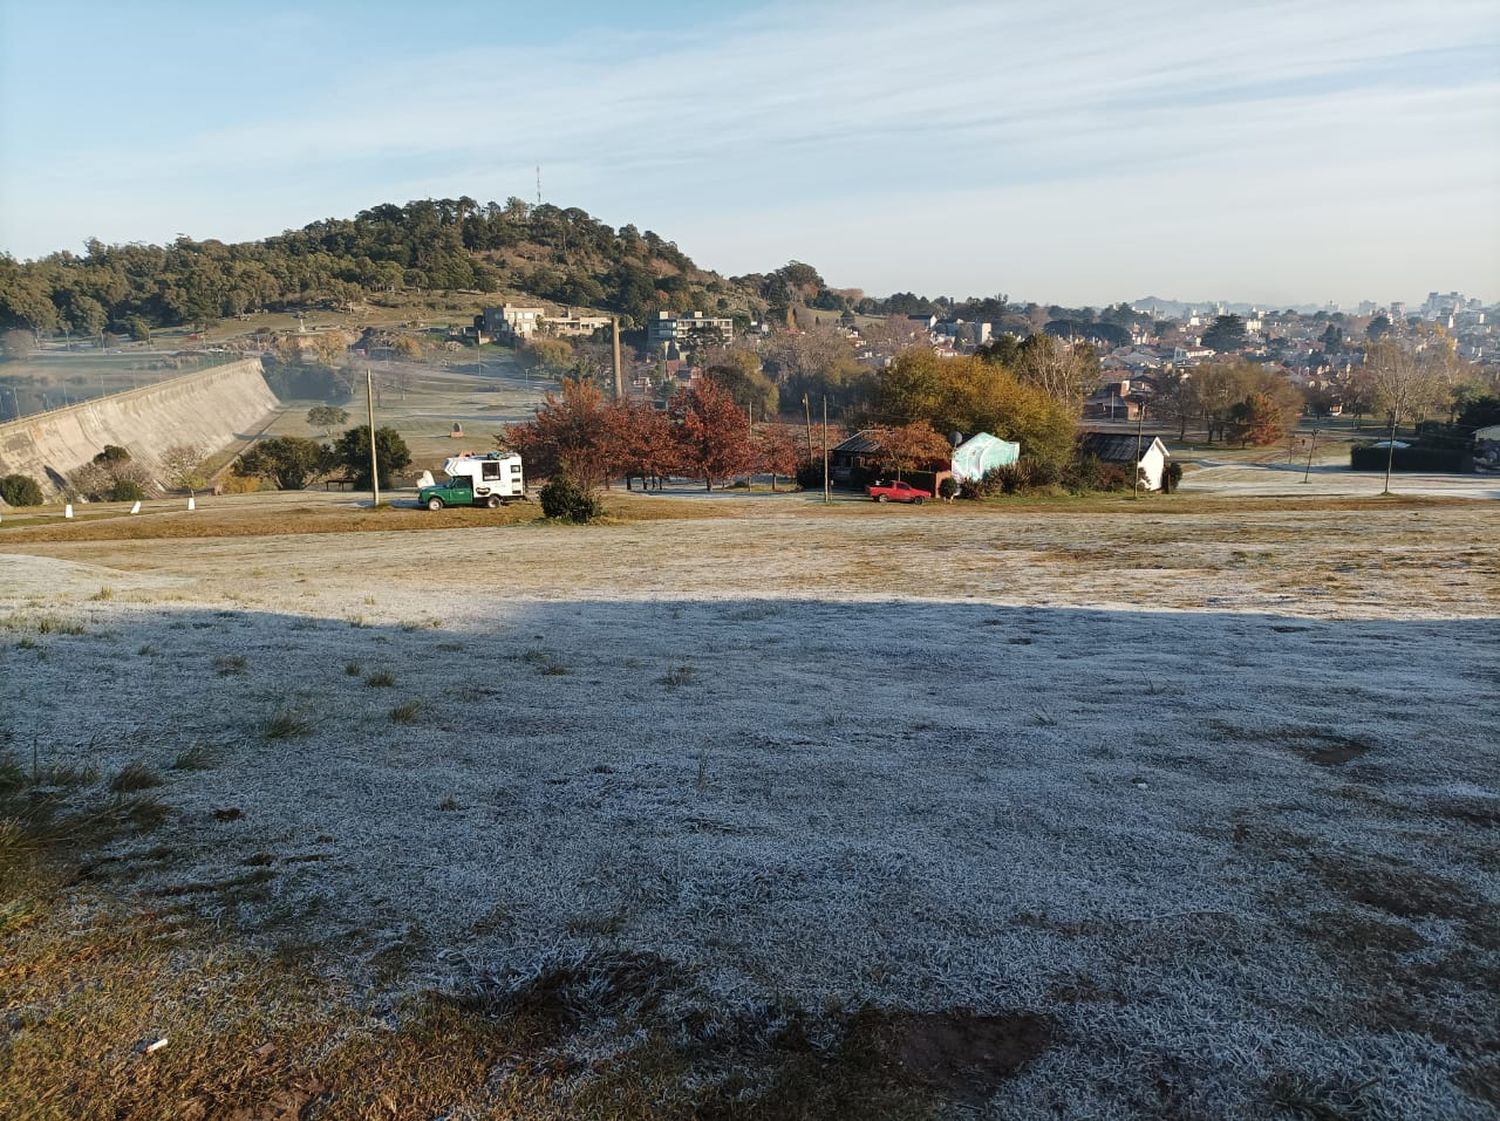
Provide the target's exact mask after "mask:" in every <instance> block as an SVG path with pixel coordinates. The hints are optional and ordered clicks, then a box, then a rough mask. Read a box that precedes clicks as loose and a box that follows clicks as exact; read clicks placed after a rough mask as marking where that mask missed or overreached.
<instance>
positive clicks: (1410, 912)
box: [1318, 856, 1476, 919]
mask: <svg viewBox="0 0 1500 1121" xmlns="http://www.w3.org/2000/svg"><path fill="white" fill-rule="evenodd" d="M1318 873H1319V875H1320V876H1321V877H1322V879H1323V882H1324V883H1326V884H1327V885H1328V886H1329V887H1331V888H1333V889H1334V890H1335V891H1337V892H1339V893H1340V894H1342V895H1343V896H1344V897H1345V898H1346V899H1348V900H1349V901H1350V902H1351V903H1359V904H1362V905H1363V906H1366V907H1372V908H1374V909H1375V910H1377V911H1384V912H1385V913H1386V914H1388V915H1395V916H1396V917H1397V918H1402V919H1410V918H1425V917H1429V916H1431V917H1435V918H1444V919H1457V918H1464V917H1467V916H1469V915H1472V914H1473V913H1474V911H1475V909H1476V904H1475V902H1474V900H1472V899H1471V898H1470V897H1469V896H1468V894H1467V893H1466V892H1465V891H1464V889H1463V888H1462V887H1461V886H1460V885H1459V884H1456V883H1454V882H1453V881H1452V880H1448V879H1444V878H1443V877H1442V876H1435V875H1433V874H1432V873H1430V872H1424V871H1422V870H1421V869H1420V868H1415V867H1412V866H1411V865H1405V864H1399V863H1397V862H1395V861H1389V862H1377V861H1375V860H1366V859H1359V858H1356V857H1352V856H1337V857H1330V858H1328V859H1325V860H1322V861H1320V862H1319V867H1318Z"/></svg>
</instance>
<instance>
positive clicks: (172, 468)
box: [158, 444, 207, 494]
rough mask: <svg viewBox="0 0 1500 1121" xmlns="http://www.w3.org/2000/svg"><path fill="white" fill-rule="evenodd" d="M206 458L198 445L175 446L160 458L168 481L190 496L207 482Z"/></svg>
mask: <svg viewBox="0 0 1500 1121" xmlns="http://www.w3.org/2000/svg"><path fill="white" fill-rule="evenodd" d="M204 458H205V456H204V452H203V449H202V448H201V447H199V446H198V445H197V444H174V445H172V446H171V447H170V448H167V449H166V450H165V451H163V452H162V453H161V455H160V456H159V457H158V459H159V461H160V463H161V469H162V472H163V474H165V475H166V477H167V481H168V482H169V483H171V484H172V485H173V486H174V487H178V488H180V489H182V490H185V491H187V492H188V493H189V494H192V493H193V492H195V491H196V490H197V489H198V488H199V487H201V486H203V485H204V484H205V483H206V482H207V478H206V477H205V475H204V471H203V469H204Z"/></svg>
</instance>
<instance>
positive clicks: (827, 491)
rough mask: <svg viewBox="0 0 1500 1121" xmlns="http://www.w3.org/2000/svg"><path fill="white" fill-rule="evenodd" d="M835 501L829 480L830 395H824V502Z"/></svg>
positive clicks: (825, 503)
mask: <svg viewBox="0 0 1500 1121" xmlns="http://www.w3.org/2000/svg"><path fill="white" fill-rule="evenodd" d="M832 501H833V493H832V491H831V490H830V489H829V482H828V395H827V394H826V393H825V394H824V395H823V504H824V505H825V506H826V505H827V504H828V503H830V502H832Z"/></svg>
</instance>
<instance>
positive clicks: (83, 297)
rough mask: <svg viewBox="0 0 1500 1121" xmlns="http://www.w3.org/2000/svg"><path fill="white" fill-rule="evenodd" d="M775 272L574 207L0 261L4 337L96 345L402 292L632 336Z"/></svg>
mask: <svg viewBox="0 0 1500 1121" xmlns="http://www.w3.org/2000/svg"><path fill="white" fill-rule="evenodd" d="M801 267H802V268H803V269H807V266H801ZM783 271H784V270H783ZM808 271H809V272H812V270H810V269H808ZM779 275H780V274H779V273H777V274H771V277H769V278H768V277H762V276H759V275H756V276H752V277H742V278H738V279H736V280H730V279H726V278H724V277H721V276H719V275H718V274H717V273H713V272H709V271H706V270H703V269H699V268H698V267H697V266H696V265H694V263H693V262H692V261H691V260H690V259H689V258H688V256H687V255H686V254H685V253H683V252H682V251H681V250H679V249H678V248H677V246H676V245H675V244H673V243H672V242H670V241H666V240H664V239H663V238H661V237H659V236H658V235H656V234H655V233H652V232H651V231H649V230H648V231H646V232H645V233H642V232H640V231H639V230H637V229H636V228H635V227H634V226H629V225H627V226H622V227H620V228H619V229H618V230H615V229H612V228H611V227H609V226H607V225H605V224H604V223H603V222H600V221H598V220H597V219H595V218H593V217H591V216H590V215H589V214H587V213H586V212H584V211H582V210H579V209H577V208H569V209H566V210H564V209H560V208H559V207H556V206H550V205H546V204H543V205H539V206H531V205H528V204H527V203H525V202H522V201H521V200H520V199H514V198H513V199H510V200H509V201H508V202H506V203H505V204H503V205H501V204H497V203H493V202H491V203H487V204H481V203H478V202H476V201H475V200H474V199H471V198H467V197H465V198H459V199H424V200H420V201H417V202H410V203H407V204H406V205H405V206H396V205H393V204H387V205H383V206H376V207H372V208H371V209H369V210H364V211H361V212H360V213H359V214H357V215H355V216H354V217H353V218H348V219H336V218H330V219H327V220H325V221H321V222H314V223H312V224H311V225H309V226H304V227H303V228H302V229H300V230H289V231H287V232H286V233H283V234H280V235H278V236H276V237H269V238H266V239H265V240H263V241H250V242H241V243H238V244H232V245H231V244H225V243H223V242H220V241H194V240H192V239H190V238H186V237H183V238H179V239H178V240H177V241H175V242H173V243H172V244H171V245H165V246H158V245H141V244H130V245H105V244H103V243H102V242H99V241H97V240H95V241H90V242H89V243H88V245H87V247H86V253H85V255H83V256H78V255H76V254H74V253H69V252H62V253H54V254H52V255H51V256H49V257H45V258H42V259H40V260H37V261H28V262H25V263H21V262H17V261H16V260H15V259H14V258H12V257H10V256H9V255H4V256H0V329H7V328H14V327H28V328H32V329H35V330H39V331H57V330H67V331H70V332H72V333H75V334H81V335H97V334H98V333H99V332H100V331H102V330H105V329H110V330H116V331H123V330H125V329H127V327H128V326H129V324H130V321H131V320H132V319H136V318H139V319H140V320H143V321H144V322H145V324H147V325H149V326H153V327H154V326H175V325H179V324H207V323H210V322H212V321H213V320H216V319H220V318H223V317H226V316H233V315H239V314H241V313H243V312H249V311H256V310H260V309H275V310H282V309H290V308H299V307H316V306H330V305H349V304H353V303H357V302H359V301H361V300H366V299H379V298H380V297H381V296H382V295H390V294H394V293H398V292H401V291H403V290H404V291H428V290H444V291H454V290H469V291H480V292H496V293H505V292H509V293H515V294H522V295H527V296H533V297H536V298H538V299H542V300H547V301H551V302H554V303H558V304H572V305H578V306H583V307H591V308H604V309H608V310H610V311H614V312H618V313H619V314H620V315H621V316H623V317H624V318H625V320H626V325H627V326H629V325H631V324H633V323H634V324H639V323H641V322H642V321H643V320H644V319H645V318H646V317H647V316H649V315H650V314H651V313H653V312H655V311H658V310H662V311H666V310H684V309H689V308H697V309H701V310H704V311H711V312H718V313H721V314H735V313H739V314H745V315H757V314H759V313H760V312H762V311H763V310H764V309H765V308H766V306H767V303H768V301H767V299H766V297H765V295H764V294H763V291H762V290H763V289H768V290H770V291H771V294H772V295H775V294H776V292H775V289H776V288H777V287H778V285H779V284H780V281H775V280H774V279H773V278H776V277H778V276H779ZM812 275H813V276H816V273H815V272H812ZM817 286H819V287H821V279H819V280H818V283H817Z"/></svg>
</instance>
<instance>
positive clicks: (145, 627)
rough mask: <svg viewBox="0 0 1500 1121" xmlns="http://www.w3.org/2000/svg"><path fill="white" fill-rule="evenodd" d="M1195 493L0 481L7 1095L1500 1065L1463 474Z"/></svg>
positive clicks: (515, 1098)
mask: <svg viewBox="0 0 1500 1121" xmlns="http://www.w3.org/2000/svg"><path fill="white" fill-rule="evenodd" d="M1193 501H1194V500H1191V499H1186V500H1181V503H1185V504H1182V505H1180V506H1179V507H1178V508H1174V509H1172V510H1170V511H1169V510H1168V509H1167V508H1166V507H1165V506H1164V505H1156V506H1148V507H1146V508H1145V510H1142V509H1141V508H1140V507H1133V508H1132V507H1128V506H1127V505H1125V504H1120V505H1119V507H1118V508H1117V509H1112V510H1106V511H1103V512H1094V513H1081V512H1077V511H1072V510H1069V509H1067V508H1059V509H1055V510H1033V511H1023V512H1017V513H1010V514H1003V515H1001V514H993V515H992V514H973V515H964V514H963V513H962V512H961V511H953V510H947V509H938V510H933V509H931V508H928V509H927V510H925V511H912V510H892V511H875V510H865V509H863V508H861V509H859V510H835V511H834V512H832V513H827V514H824V513H821V512H819V511H817V510H816V509H808V508H806V507H805V506H803V505H797V506H791V505H775V504H770V505H768V504H763V503H762V504H756V503H745V504H741V505H740V506H739V507H736V506H734V505H733V504H725V505H724V509H723V511H722V512H721V513H722V516H714V517H702V516H695V517H691V518H684V519H682V520H675V519H671V518H666V519H660V520H652V521H629V522H625V523H623V524H616V525H607V526H602V527H590V528H579V529H560V528H555V527H546V526H540V525H530V524H514V525H504V526H500V527H496V528H489V529H452V530H439V529H434V530H431V531H429V532H391V533H385V532H359V533H316V534H298V533H295V532H293V533H288V534H283V535H276V536H265V535H258V536H204V537H192V538H173V539H144V540H119V541H107V540H93V541H90V540H78V541H69V540H49V541H40V540H33V539H30V538H28V536H27V535H26V531H24V530H23V531H16V532H13V533H7V534H6V535H5V536H4V537H0V554H3V555H0V570H3V573H4V578H3V580H0V627H3V628H4V630H3V631H0V635H3V641H0V706H3V709H0V737H3V743H0V751H3V752H5V753H6V755H5V758H6V759H7V760H8V763H9V767H8V769H6V770H0V791H4V798H5V801H4V803H3V808H0V817H4V816H6V814H10V815H11V816H12V817H13V818H16V819H24V817H25V814H27V813H31V814H33V815H35V814H38V813H40V812H41V811H40V810H39V809H38V807H42V808H43V809H45V811H46V813H47V814H48V815H50V816H49V820H50V821H53V822H55V823H57V827H55V828H52V829H51V830H50V831H49V830H47V829H38V830H34V831H33V833H32V834H26V833H25V830H24V827H23V828H22V830H21V832H20V833H17V832H16V831H15V830H14V829H12V833H11V834H9V835H8V834H5V833H4V831H3V828H4V827H3V823H0V839H3V838H5V837H7V836H10V837H11V841H10V842H9V843H11V846H12V847H11V849H10V850H9V851H8V852H7V850H6V849H4V848H3V847H0V854H5V855H4V859H5V860H7V861H9V862H10V863H9V865H8V866H7V867H6V869H5V871H4V875H3V878H0V883H3V884H4V885H5V888H6V890H5V893H4V896H3V899H4V900H6V901H7V902H3V903H0V907H3V909H0V931H3V935H0V937H3V939H4V940H3V942H0V949H3V953H0V1002H3V1013H4V1018H3V1019H0V1115H4V1116H7V1117H64V1116H75V1115H78V1116H101V1117H103V1116H109V1117H115V1116H130V1117H135V1116H139V1117H155V1116H180V1117H195V1118H208V1117H219V1116H233V1117H239V1118H242V1119H249V1118H252V1117H254V1118H262V1117H266V1118H270V1117H286V1118H292V1117H367V1116H377V1117H414V1118H415V1117H437V1116H441V1117H449V1118H461V1117H463V1118H467V1117H491V1116H494V1117H509V1116H516V1117H544V1116H545V1117H553V1116H556V1117H577V1116H583V1117H594V1116H597V1117H690V1116H700V1117H781V1116H804V1117H845V1116H848V1117H858V1116H900V1117H927V1116H937V1117H943V1116H969V1115H978V1116H988V1117H995V1118H1007V1119H1010V1118H1017V1119H1020V1118H1043V1117H1048V1118H1052V1117H1079V1118H1083V1117H1088V1118H1135V1117H1140V1118H1147V1117H1153V1118H1154V1117H1171V1118H1220V1117H1235V1118H1252V1117H1257V1118H1258V1117H1288V1118H1317V1119H1335V1121H1336V1119H1342V1118H1347V1119H1354V1118H1359V1119H1369V1118H1380V1119H1392V1121H1394V1119H1398V1118H1399V1119H1416V1118H1431V1119H1438V1118H1443V1119H1452V1118H1473V1119H1478V1118H1486V1117H1493V1116H1495V1112H1496V1109H1497V1101H1500V1097H1497V1095H1500V1062H1497V1055H1496V1048H1497V1035H1496V1031H1497V1028H1496V1025H1497V1022H1500V1000H1497V992H1500V969H1497V965H1500V939H1497V924H1496V911H1495V904H1496V901H1497V894H1500V890H1497V889H1500V876H1497V869H1500V862H1497V860H1496V856H1497V844H1496V841H1497V825H1500V788H1497V781H1496V775H1497V770H1500V768H1497V766H1496V749H1497V717H1500V703H1497V686H1500V641H1497V634H1496V615H1497V601H1500V563H1497V554H1496V551H1495V547H1494V542H1496V541H1497V540H1500V509H1497V507H1495V506H1494V505H1493V504H1478V503H1439V502H1430V503H1423V502H1420V501H1413V502H1409V503H1404V504H1380V503H1375V502H1350V503H1343V504H1337V503H1330V504H1323V505H1319V504H1318V503H1309V502H1303V503H1284V504H1282V505H1280V506H1275V505H1271V504H1256V503H1254V502H1242V503H1240V504H1238V505H1232V504H1226V503H1220V504H1217V505H1215V504H1212V503H1203V504H1201V506H1200V507H1194V506H1193V505H1192V502H1193ZM1158 510H1161V511H1163V512H1159V513H1158V512H1156V511H1158ZM210 514H211V512H210ZM385 516H387V517H411V518H418V517H424V516H425V515H423V514H419V513H417V512H409V513H403V514H394V513H393V514H390V515H385ZM287 520H288V524H289V526H290V527H291V528H293V529H295V524H294V523H295V515H294V514H293V513H290V512H289V513H288V516H287ZM203 524H205V525H211V524H212V523H211V522H205V523H203ZM428 524H431V523H428ZM438 524H441V523H438ZM111 787H113V790H111V789H110V788H111ZM126 799H133V801H128V802H126V801H124V800H126ZM122 805H124V806H126V807H127V808H126V809H120V808H119V807H120V806H122ZM110 806H113V807H115V809H114V810H106V809H105V808H104V807H110ZM108 813H114V815H115V816H114V817H113V818H111V819H110V821H111V823H112V824H111V825H110V827H109V828H106V829H102V830H100V831H99V836H98V838H97V840H92V841H89V840H84V839H82V838H84V837H85V835H87V833H88V830H86V829H84V828H83V825H81V824H79V823H84V824H87V823H89V822H95V823H97V822H98V821H99V820H101V815H106V816H107V814H108ZM69 815H71V816H69ZM90 815H93V816H90ZM67 823H72V824H67ZM65 824H67V827H66V828H64V827H63V826H64V825H65ZM27 836H30V837H31V840H30V841H27V840H26V837H27ZM18 838H19V839H18ZM38 838H40V839H38ZM18 853H22V854H24V857H25V859H24V860H23V859H22V856H18V855H17V854H18ZM43 858H45V859H47V860H51V861H53V863H52V864H43V863H37V862H39V861H42V860H43ZM64 858H66V859H64ZM28 861H31V862H32V863H27V862H28ZM44 868H51V869H52V871H50V872H46V871H42V870H39V869H44ZM58 869H61V871H59V870H58ZM23 872H24V874H23ZM49 876H50V878H49ZM160 1039H165V1040H167V1043H166V1044H164V1045H162V1046H160V1047H158V1048H156V1049H154V1050H152V1049H149V1048H150V1045H151V1044H152V1043H155V1042H156V1041H158V1040H160ZM80 1103H84V1104H80ZM236 1110H239V1111H240V1112H236ZM255 1110H259V1111H260V1112H255Z"/></svg>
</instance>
